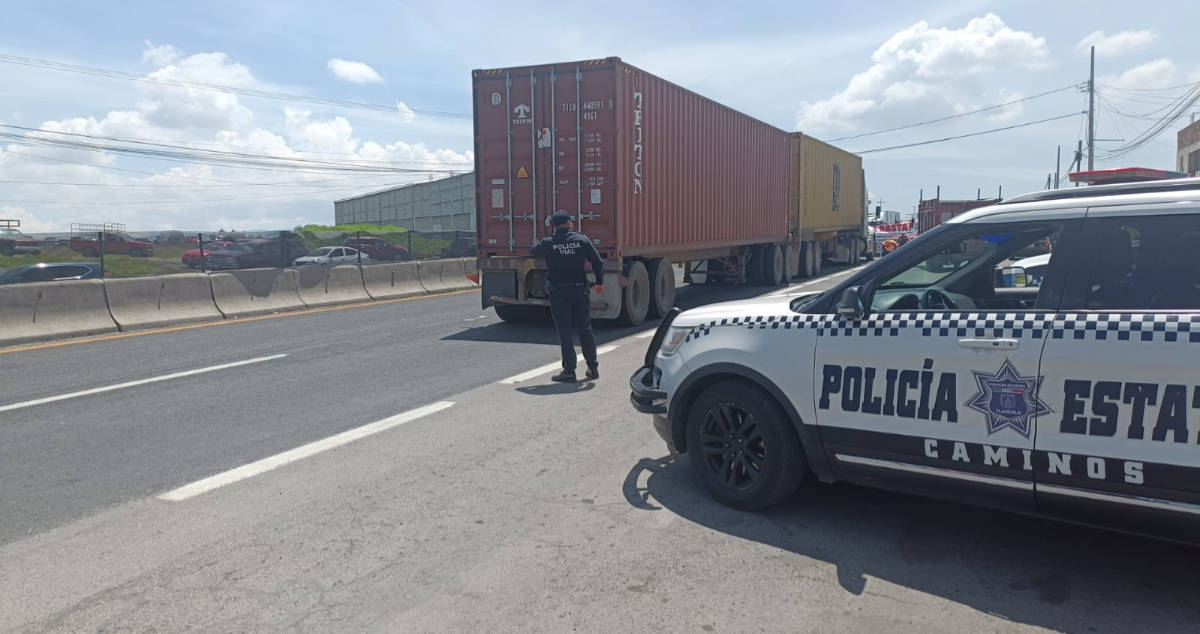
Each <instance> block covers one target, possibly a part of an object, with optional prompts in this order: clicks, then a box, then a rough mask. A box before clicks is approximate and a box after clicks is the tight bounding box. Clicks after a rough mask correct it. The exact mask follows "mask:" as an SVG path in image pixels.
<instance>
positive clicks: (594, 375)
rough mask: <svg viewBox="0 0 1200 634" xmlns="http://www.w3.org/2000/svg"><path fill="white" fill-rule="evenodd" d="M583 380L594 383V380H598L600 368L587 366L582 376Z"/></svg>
mask: <svg viewBox="0 0 1200 634" xmlns="http://www.w3.org/2000/svg"><path fill="white" fill-rule="evenodd" d="M583 378H585V379H587V380H588V381H595V380H596V379H598V378H600V366H598V365H590V366H588V369H587V374H585V375H583Z"/></svg>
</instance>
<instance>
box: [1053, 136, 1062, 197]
mask: <svg viewBox="0 0 1200 634" xmlns="http://www.w3.org/2000/svg"><path fill="white" fill-rule="evenodd" d="M1061 171H1062V146H1061V145H1060V146H1058V152H1057V153H1055V155H1054V189H1058V184H1059V183H1061V182H1062V181H1061V180H1060V176H1059V174H1060V173H1061Z"/></svg>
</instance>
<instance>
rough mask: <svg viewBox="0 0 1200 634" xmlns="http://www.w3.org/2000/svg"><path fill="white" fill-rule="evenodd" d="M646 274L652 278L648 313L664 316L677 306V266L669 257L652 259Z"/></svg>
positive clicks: (654, 315) (653, 315)
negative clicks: (674, 265) (672, 263)
mask: <svg viewBox="0 0 1200 634" xmlns="http://www.w3.org/2000/svg"><path fill="white" fill-rule="evenodd" d="M646 274H647V276H648V277H649V279H650V308H649V310H648V311H647V314H648V315H649V316H651V317H662V316H664V315H666V314H667V312H669V311H670V310H671V308H672V307H673V306H675V267H673V266H671V261H670V260H668V259H667V258H658V259H657V260H650V263H649V265H648V266H647V267H646Z"/></svg>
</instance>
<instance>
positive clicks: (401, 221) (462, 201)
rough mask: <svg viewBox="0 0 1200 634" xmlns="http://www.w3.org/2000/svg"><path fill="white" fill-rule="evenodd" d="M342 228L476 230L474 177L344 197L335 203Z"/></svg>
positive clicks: (336, 214)
mask: <svg viewBox="0 0 1200 634" xmlns="http://www.w3.org/2000/svg"><path fill="white" fill-rule="evenodd" d="M333 216H334V222H335V223H336V224H339V225H349V224H371V225H379V226H388V225H391V226H395V227H404V228H406V229H412V230H414V231H423V232H433V231H475V174H474V173H473V172H468V173H466V174H459V175H457V176H451V177H449V178H443V179H439V180H435V181H429V182H425V183H413V184H411V185H403V186H401V187H393V188H391V189H385V190H383V191H378V192H372V193H370V194H363V195H361V196H355V197H354V198H345V199H343V200H338V201H335V202H334V203H333Z"/></svg>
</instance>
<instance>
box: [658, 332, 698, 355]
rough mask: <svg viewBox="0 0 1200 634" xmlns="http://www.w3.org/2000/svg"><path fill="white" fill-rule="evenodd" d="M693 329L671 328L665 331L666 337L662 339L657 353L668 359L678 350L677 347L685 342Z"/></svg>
mask: <svg viewBox="0 0 1200 634" xmlns="http://www.w3.org/2000/svg"><path fill="white" fill-rule="evenodd" d="M692 330H693V328H692V327H690V326H671V329H670V330H668V331H667V336H666V337H663V342H662V345H661V346H659V348H658V352H659V354H661V355H663V356H664V357H669V356H671V355H673V354H675V351H677V350H679V346H680V345H682V344H683V342H684V341H686V340H687V337H688V335H690V334H691V333H692Z"/></svg>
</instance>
